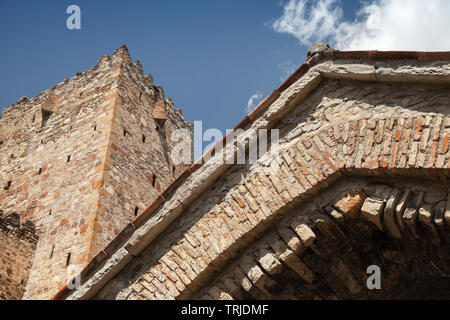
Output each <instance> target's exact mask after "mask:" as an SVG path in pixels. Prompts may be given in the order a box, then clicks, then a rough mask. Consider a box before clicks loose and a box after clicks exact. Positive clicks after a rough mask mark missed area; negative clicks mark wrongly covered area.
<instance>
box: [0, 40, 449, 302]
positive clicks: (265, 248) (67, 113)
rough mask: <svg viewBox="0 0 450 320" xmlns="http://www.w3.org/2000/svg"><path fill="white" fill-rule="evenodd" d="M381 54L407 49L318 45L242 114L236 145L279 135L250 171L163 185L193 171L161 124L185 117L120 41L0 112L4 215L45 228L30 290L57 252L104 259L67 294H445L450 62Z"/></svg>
mask: <svg viewBox="0 0 450 320" xmlns="http://www.w3.org/2000/svg"><path fill="white" fill-rule="evenodd" d="M320 50H321V49H320V48H319V51H320ZM313 51H314V50H313ZM391 54H392V55H400V54H401V55H402V56H401V57H402V58H403V57H404V56H403V55H406V56H407V57H409V55H412V53H411V54H410V53H379V52H370V53H366V57H368V59H369V60H370V61H360V60H361V59H362V60H364V59H365V58H364V57H363V56H361V53H355V52H349V53H342V52H337V51H332V50H324V51H322V52H321V54H315V55H314V56H313V57H312V58H311V59H310V60H309V61H308V63H307V64H305V65H304V66H302V67H301V68H300V69H299V70H298V71H297V72H296V74H295V75H294V76H293V77H291V78H290V79H289V81H287V82H285V83H284V84H283V85H282V86H281V87H280V89H278V90H276V91H274V93H273V94H272V95H271V97H270V98H269V99H268V100H266V102H265V103H267V104H265V103H263V104H262V105H260V107H258V108H257V110H255V111H254V112H252V113H251V114H249V115H248V116H247V117H246V118H245V120H244V121H243V122H242V123H241V125H242V129H243V132H242V133H241V134H240V135H239V137H238V141H246V140H248V139H246V137H249V136H250V135H251V130H250V129H264V130H266V129H279V136H280V141H279V144H278V145H276V144H271V145H270V148H269V150H268V152H267V153H266V154H264V155H260V158H259V159H258V161H257V162H256V163H247V164H245V165H231V164H221V163H215V162H214V161H209V162H208V163H206V164H203V165H201V166H200V165H199V164H197V165H195V166H193V167H190V168H189V170H188V171H186V172H185V174H184V175H185V177H186V178H184V179H181V180H180V181H178V182H177V185H176V186H173V187H172V188H170V189H169V190H168V191H165V192H163V191H164V190H165V188H166V187H167V186H168V185H169V184H170V182H172V181H173V180H174V179H175V178H176V177H177V176H178V174H179V173H181V172H182V171H183V169H185V168H186V166H185V165H181V166H175V167H174V166H173V165H174V163H172V159H171V158H170V156H169V155H170V152H171V151H172V149H173V147H174V145H173V141H171V140H170V134H171V133H172V132H173V130H174V129H175V128H177V127H183V128H186V129H189V128H190V126H189V125H188V124H186V123H184V121H183V117H182V115H181V112H179V111H177V110H175V109H174V108H173V101H171V100H170V99H165V97H164V92H163V90H162V88H160V87H157V86H155V85H154V83H153V79H152V78H151V77H149V76H143V75H142V65H140V63H137V62H135V63H131V58H130V57H129V55H128V52H127V51H126V48H124V47H123V48H120V49H119V50H117V51H116V52H115V54H114V55H113V57H112V58H108V57H102V58H101V59H100V62H99V65H98V66H96V67H95V68H93V69H91V70H88V71H86V72H83V73H80V74H78V75H77V76H76V77H74V78H73V79H70V80H66V81H64V82H63V83H61V84H59V85H57V86H56V87H55V88H52V89H50V90H48V91H46V92H44V93H43V94H41V95H39V96H38V97H36V98H33V99H30V100H29V101H25V100H24V101H22V102H21V103H20V105H18V106H11V107H9V108H6V109H5V112H4V113H3V115H2V119H1V120H0V121H1V126H0V151H1V152H0V163H1V164H2V166H1V167H0V180H2V181H3V182H2V186H3V189H2V190H0V207H1V208H2V209H5V211H7V212H18V213H19V215H20V217H21V219H22V220H23V219H24V218H26V217H29V218H30V219H31V220H32V221H34V222H37V230H38V231H39V232H41V238H40V239H41V240H40V241H39V243H38V248H37V251H36V252H37V253H36V259H35V261H38V262H39V264H36V268H33V269H34V270H33V269H32V272H31V276H30V278H29V279H30V280H29V281H28V283H27V287H28V288H29V290H27V294H26V297H27V298H30V297H49V296H51V295H52V293H53V292H54V291H55V290H56V287H58V286H60V285H62V284H64V283H65V282H66V279H65V276H66V275H65V273H64V272H65V271H66V269H67V262H66V261H67V260H72V261H69V262H70V263H69V265H72V264H77V265H79V266H81V267H83V266H85V265H86V263H87V262H88V261H90V259H91V258H92V257H93V256H95V255H96V253H97V252H99V251H100V252H101V253H100V255H99V256H97V259H98V260H94V262H93V270H92V271H91V273H90V274H88V275H86V278H87V279H86V281H85V282H83V285H82V287H81V288H80V289H78V290H75V292H69V293H67V292H65V293H66V294H69V298H74V299H75V298H76V299H80V298H99V299H113V298H115V299H186V298H196V297H202V298H207V299H222V298H223V299H230V298H234V299H245V298H247V299H248V298H253V299H267V298H275V297H276V298H283V299H286V298H298V299H305V298H306V299H308V298H322V299H336V298H340V299H342V298H344V299H348V298H356V299H358V298H373V297H375V298H379V297H381V298H383V297H395V298H399V297H400V298H402V297H412V296H413V295H414V294H415V293H416V292H419V293H421V294H425V293H426V294H430V295H433V294H435V293H441V294H445V293H446V292H447V291H448V290H447V291H445V290H442V287H443V285H446V284H447V283H445V277H444V279H443V277H442V275H445V274H448V273H450V270H448V266H447V265H446V263H445V261H447V260H448V252H449V250H448V248H447V246H446V243H448V241H442V243H440V244H438V243H439V242H437V241H434V240H435V238H436V237H435V235H439V236H442V238H443V239H442V240H446V235H447V234H448V228H447V227H448V226H447V223H444V221H445V220H446V217H447V214H446V212H445V209H446V206H447V203H446V201H447V199H444V198H445V193H443V192H442V190H446V191H447V190H449V188H448V176H449V174H448V169H449V156H450V155H449V148H448V141H447V140H448V138H446V137H447V133H448V132H447V127H446V126H447V124H448V121H447V116H444V115H446V114H448V105H449V103H450V99H449V97H448V81H449V79H450V77H449V76H450V72H449V71H448V70H447V69H448V68H447V64H448V62H446V61H441V60H440V61H433V62H430V61H428V60H430V59H428V60H427V59H426V57H427V55H426V54H425V53H420V54H415V56H414V58H412V59H402V60H398V59H394V60H390V58H389V57H390V55H391ZM334 55H340V56H342V55H343V56H345V55H348V56H347V57H346V58H344V60H343V61H334V60H333V58H332V57H333V56H334ZM380 55H381V56H383V55H384V56H383V57H384V58H383V59H380V61H377V57H379V56H380ZM354 56H357V59H356V60H353V58H355V57H354ZM320 57H326V59H325V60H323V61H322V62H320ZM428 58H429V57H428ZM417 60H420V61H421V62H420V63H418V62H417ZM422 60H423V61H422ZM374 61H377V62H374ZM316 63H318V64H317V65H315V64H316ZM361 80H364V81H361ZM155 109H156V110H155ZM155 116H156V118H157V119H155ZM31 120H33V121H31ZM444 127H445V128H444ZM11 132H13V133H14V134H13V135H10V134H9V133H11ZM244 146H245V147H244V148H243V149H247V148H248V147H249V145H248V142H245V143H244ZM278 147H279V150H275V149H277V148H278ZM228 149H229V151H230V153H228V154H227V158H228V159H232V158H233V157H235V156H237V150H238V148H237V147H236V146H234V145H232V146H230V147H229V148H228ZM4 151H6V152H4ZM10 151H12V152H10ZM272 151H279V152H278V153H277V152H274V153H273V152H272ZM220 156H221V155H220V154H219V155H217V156H216V159H217V158H219V157H220ZM4 168H6V169H4ZM11 176H12V177H14V179H11V178H10V177H11ZM16 177H17V178H16ZM431 184H433V185H432V186H431ZM394 189H395V190H400V193H398V192H397V193H396V194H394V192H393V190H394ZM407 190H411V191H407ZM429 190H438V192H436V193H435V194H434V195H429V194H428V193H427V192H428V191H429ZM161 192H163V194H161ZM156 197H157V199H158V202H157V204H161V205H160V206H157V205H154V206H151V207H150V208H152V209H151V210H150V209H149V211H148V213H149V216H148V217H147V216H146V217H147V218H146V219H145V221H144V219H143V216H141V218H142V220H140V219H138V220H137V221H138V222H139V223H136V225H135V224H128V222H129V221H131V220H132V219H134V216H135V214H139V212H141V211H140V210H142V209H143V208H144V207H146V206H147V205H148V204H150V203H151V202H152V200H153V199H155V198H156ZM329 208H331V209H332V210H328V209H329ZM435 208H436V209H435ZM50 210H51V211H50ZM325 212H326V214H325ZM433 212H434V216H433ZM150 213H151V214H150ZM362 219H366V220H367V219H368V220H369V221H371V222H372V223H370V224H369V223H367V222H366V221H361V220H362ZM433 220H434V222H433ZM335 222H337V223H338V225H337V224H335ZM433 223H435V224H436V226H434V225H433ZM396 224H397V225H398V228H396ZM124 225H128V227H127V228H129V229H126V231H127V233H126V234H121V236H120V237H119V238H116V242H114V244H120V245H117V246H114V247H109V248H107V250H105V251H104V252H102V251H101V250H103V249H104V247H105V246H106V245H107V244H108V243H110V241H111V240H112V239H113V238H114V237H115V236H116V235H117V234H118V233H119V232H120V230H121V229H122V228H123V226H124ZM384 226H385V227H386V230H383V227H384ZM431 226H433V228H431ZM434 227H436V228H434ZM375 229H377V230H375ZM430 230H431V236H432V237H430V236H429V235H430ZM433 230H435V231H438V232H436V233H435V234H433ZM380 231H382V232H380ZM383 231H386V232H383ZM267 232H269V233H270V234H271V235H272V234H274V235H273V236H272V238H271V240H270V241H269V240H268V239H266V238H265V237H266V233H267ZM387 235H392V236H394V237H396V238H398V239H399V240H396V241H395V242H394V241H393V239H392V238H391V237H389V236H387ZM53 245H55V247H56V250H55V251H54V253H55V254H54V257H53V259H48V254H49V253H50V252H52V251H51V250H50V249H52V246H53ZM103 259H104V261H103ZM100 261H103V262H102V263H101V264H100ZM368 264H383V268H385V269H386V271H385V270H384V269H383V274H384V275H383V277H386V280H384V282H383V283H384V286H383V291H382V292H379V293H377V292H368V291H367V290H366V286H365V283H364V281H365V279H366V277H367V274H366V273H365V270H366V268H367V265H368ZM230 270H232V272H230ZM406 270H407V271H406ZM400 275H401V276H400ZM49 279H51V280H49ZM398 279H402V282H401V283H399V282H398ZM405 283H409V284H411V286H412V287H411V288H410V287H408V286H407V284H405ZM396 285H397V286H400V287H399V288H400V289H399V288H396ZM432 285H436V286H437V289H436V290H434V289H433V290H432ZM405 288H407V289H408V290H404V289H405ZM447 288H448V286H447Z"/></svg>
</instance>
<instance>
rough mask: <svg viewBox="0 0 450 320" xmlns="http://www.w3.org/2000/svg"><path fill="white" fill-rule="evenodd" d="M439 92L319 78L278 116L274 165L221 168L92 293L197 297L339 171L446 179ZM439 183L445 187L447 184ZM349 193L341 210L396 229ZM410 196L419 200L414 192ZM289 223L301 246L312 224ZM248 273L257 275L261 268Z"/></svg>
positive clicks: (376, 207)
mask: <svg viewBox="0 0 450 320" xmlns="http://www.w3.org/2000/svg"><path fill="white" fill-rule="evenodd" d="M448 99H449V94H448V89H447V87H446V86H439V85H427V84H396V83H389V84H384V83H370V82H362V83H359V82H356V81H349V80H334V79H330V80H324V81H323V82H322V85H321V86H319V87H318V88H317V89H316V90H315V91H314V92H313V94H311V95H310V96H309V97H308V98H307V99H305V100H304V101H303V102H302V103H301V104H300V105H297V106H295V108H292V111H291V112H290V113H288V114H286V115H285V116H283V118H282V119H281V121H280V122H279V124H278V126H279V127H280V129H281V132H282V140H281V144H282V147H281V150H282V151H281V154H280V156H279V157H278V158H276V159H274V160H272V164H273V162H275V164H276V165H278V166H279V168H280V169H279V170H278V171H277V173H276V174H273V173H272V171H269V170H268V167H267V166H266V167H265V166H263V165H261V163H264V162H267V161H264V159H261V162H260V163H258V164H257V165H253V166H249V165H247V166H234V167H232V168H230V169H229V170H228V172H227V174H226V175H225V176H222V177H221V178H219V179H218V180H216V181H215V182H214V183H213V184H212V185H211V187H210V188H209V189H208V191H207V192H206V193H205V194H204V195H202V196H200V197H199V198H198V199H197V200H195V201H194V203H193V204H191V206H190V207H189V208H188V209H187V210H186V211H185V212H184V213H183V214H182V215H180V217H179V218H178V219H177V220H175V221H174V222H173V223H172V224H171V225H170V226H169V227H168V228H167V229H166V230H165V231H164V232H163V233H162V234H161V235H160V236H159V237H158V238H156V239H155V240H154V242H152V243H151V245H150V246H148V247H147V248H146V249H145V250H144V251H142V253H141V254H140V255H139V256H137V257H136V258H134V259H132V260H131V262H129V263H128V265H126V266H125V268H123V270H122V271H121V272H120V273H119V274H118V275H117V276H116V277H115V278H114V279H113V280H111V281H109V282H108V283H107V285H106V286H105V287H104V288H103V290H102V291H100V292H99V293H98V295H97V296H96V298H102V299H184V298H193V297H200V296H199V295H197V293H198V292H200V291H201V290H202V288H204V286H208V283H210V282H211V279H212V278H213V277H214V276H215V275H216V274H217V273H218V272H221V271H222V270H224V268H226V266H227V265H228V264H229V263H230V262H231V261H232V260H233V259H234V258H236V257H239V256H241V250H242V249H243V248H246V247H247V246H249V245H250V244H252V243H254V242H255V240H256V239H259V237H260V236H261V235H263V234H264V233H265V232H267V230H268V228H269V227H270V226H273V225H274V224H275V225H276V223H278V222H277V221H279V219H281V218H282V217H283V216H285V215H286V214H287V212H289V211H290V209H292V208H293V207H295V206H299V205H301V206H303V205H308V201H309V199H310V198H311V197H312V196H314V195H316V194H317V193H319V192H320V191H323V190H326V189H327V188H328V187H330V186H331V185H332V184H333V183H334V182H335V181H338V180H341V179H344V178H345V177H351V176H355V175H362V176H366V177H367V179H369V178H370V177H386V178H385V179H387V177H390V176H398V177H402V179H407V177H416V178H420V177H421V178H427V179H435V180H436V181H440V180H442V181H446V180H447V179H448V176H449V168H450V163H449V160H450V159H449V151H448V147H447V138H446V136H447V135H448V134H449V129H450V120H449V118H448V116H447V115H446V114H447V112H446V110H448V105H449V104H448V101H449V100H448ZM269 165H270V163H269ZM445 188H446V190H448V186H446V185H445ZM356 197H357V198H356V199H355V200H354V201H355V202H356V203H359V204H360V205H361V207H360V208H356V209H355V208H354V207H351V208H350V209H349V213H350V216H352V215H359V214H360V212H361V213H362V215H361V217H364V220H365V221H368V222H371V223H372V224H373V225H375V226H378V227H380V226H381V227H383V225H384V224H386V228H389V229H388V231H389V235H391V234H392V235H396V236H398V235H399V233H398V232H399V231H398V230H396V229H395V227H394V225H395V224H393V222H392V221H393V220H392V219H393V218H392V216H391V217H388V216H386V221H381V220H380V219H381V215H380V213H381V210H382V206H384V202H385V201H387V198H386V199H382V200H380V199H378V198H369V199H366V198H365V197H366V196H365V195H364V194H359V195H358V194H356ZM365 200H367V201H365ZM362 201H364V202H362ZM417 201H419V203H418V204H417V207H419V206H420V205H421V202H420V201H421V200H417ZM326 204H327V203H323V205H326ZM344 207H345V206H344ZM344 207H343V208H344ZM441 207H442V205H441V206H440V207H439V208H441ZM383 210H384V209H383ZM343 213H344V212H341V213H339V215H342V214H343ZM411 214H412V215H411V217H410V216H409V214H408V213H406V214H404V215H401V216H400V218H399V220H395V221H396V222H395V223H398V224H399V225H402V223H403V222H402V221H413V222H414V223H416V221H417V219H416V217H417V216H418V215H417V213H411ZM434 214H435V213H434V212H433V211H432V210H429V211H428V213H427V214H425V215H424V217H423V219H425V220H426V219H428V220H427V221H429V222H430V221H433V219H435V216H434ZM339 215H337V216H339ZM439 215H441V217H440V220H439V219H438V221H439V223H440V225H441V226H442V227H443V228H444V229H442V232H444V233H447V232H448V225H449V223H450V221H449V220H448V219H450V217H449V216H448V213H444V212H440V211H439V213H438V216H439ZM446 215H447V218H445V217H446ZM425 217H426V218H425ZM329 218H330V216H329ZM396 219H397V218H396ZM425 220H422V221H425ZM430 223H432V222H430ZM387 226H389V227H387ZM422 227H424V226H422ZM422 227H420V228H422ZM293 231H295V232H297V234H302V235H304V238H302V237H300V238H299V236H297V238H299V239H297V240H295V239H294V240H293V241H295V242H297V243H300V244H302V245H303V246H307V244H309V243H311V242H314V237H312V235H313V234H314V232H309V230H308V229H307V228H303V229H302V228H300V229H299V230H297V229H293V230H291V231H290V233H292V232H293ZM280 236H281V235H280ZM300 240H301V241H300ZM284 245H285V246H289V245H290V244H289V243H285V244H284ZM291 245H292V246H294V244H291ZM274 250H275V249H274ZM280 250H281V249H280ZM298 250H300V249H298ZM286 259H288V258H286ZM444 261H445V260H444ZM274 263H275V264H276V262H274ZM286 263H287V262H286ZM444 265H445V264H444ZM336 268H343V266H342V265H337V266H336ZM241 271H242V270H241ZM247 271H248V272H250V270H247ZM252 272H253V271H252ZM254 272H257V273H258V272H259V274H260V275H261V277H263V276H264V277H266V276H267V271H264V272H263V271H262V270H257V271H254ZM336 272H339V269H337V271H336ZM246 276H247V278H248V279H249V280H250V282H249V283H248V286H249V287H246V288H244V290H247V289H248V290H250V289H249V288H250V287H251V286H252V284H253V285H256V284H255V283H252V281H251V279H250V277H249V276H248V275H246ZM255 277H256V278H255V279H256V280H255V281H258V280H257V279H259V278H258V276H255ZM267 281H269V280H267ZM349 281H350V280H349ZM269 282H270V281H269ZM241 291H242V290H241ZM230 296H233V295H231V294H230ZM263 296H264V295H263ZM217 297H218V296H217V295H214V298H217ZM247 297H248V296H247ZM265 297H267V296H265ZM311 297H312V296H311ZM321 297H322V298H323V297H325V296H321ZM329 297H331V296H329ZM335 297H339V298H342V297H344V295H339V294H338V295H335Z"/></svg>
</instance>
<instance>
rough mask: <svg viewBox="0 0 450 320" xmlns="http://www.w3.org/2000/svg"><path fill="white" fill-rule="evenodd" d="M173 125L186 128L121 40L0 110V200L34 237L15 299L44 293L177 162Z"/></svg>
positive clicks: (113, 230)
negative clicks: (94, 60)
mask: <svg viewBox="0 0 450 320" xmlns="http://www.w3.org/2000/svg"><path fill="white" fill-rule="evenodd" d="M179 128H184V129H187V130H188V131H189V132H190V133H191V132H192V127H191V124H190V123H187V122H184V119H183V115H182V113H181V111H180V110H175V109H174V106H173V102H172V100H171V99H170V98H167V99H166V98H165V96H164V92H163V89H162V88H161V87H158V86H155V85H154V83H153V78H152V76H151V75H143V68H142V65H141V64H140V63H139V62H138V61H136V62H132V61H131V58H130V55H129V53H128V50H127V48H126V47H125V46H122V47H121V48H119V49H117V50H116V51H115V52H114V54H113V55H112V57H109V56H106V55H105V56H103V57H102V58H101V59H100V61H99V63H98V65H96V66H95V67H93V68H91V69H89V70H87V71H85V72H81V73H77V75H76V76H75V77H73V78H71V79H65V80H64V82H62V83H60V84H58V85H56V86H55V87H53V88H51V89H48V90H46V91H44V92H43V93H41V94H39V95H38V96H37V97H35V98H32V99H28V98H26V97H24V98H21V99H19V100H18V102H17V105H12V106H9V107H7V108H5V109H4V111H3V114H2V116H1V119H0V182H1V183H2V184H3V185H2V186H1V188H0V209H1V210H3V211H4V212H5V214H11V213H17V214H18V215H19V216H20V220H21V221H25V220H30V221H31V222H33V223H34V224H35V226H36V234H37V235H38V236H39V240H38V242H37V246H36V251H35V256H34V261H33V263H32V267H31V270H30V272H29V277H28V281H27V282H26V286H25V292H24V294H23V298H24V299H46V298H50V297H51V296H52V295H53V294H55V292H57V291H58V289H59V288H60V287H61V286H63V285H64V284H65V283H66V282H67V279H68V277H69V273H70V272H71V271H70V270H71V269H73V272H77V271H79V270H81V269H82V268H83V267H84V266H86V264H87V263H88V262H89V261H90V260H91V259H92V258H93V257H95V256H96V255H97V254H98V253H99V252H100V251H101V250H103V249H104V248H105V247H106V246H107V244H108V243H109V242H110V241H111V240H113V239H114V238H115V237H116V236H117V234H118V233H119V232H120V231H121V230H122V229H123V228H124V227H125V226H126V225H127V224H128V223H129V222H130V221H132V220H133V219H135V217H136V216H137V215H139V213H140V212H141V211H142V210H143V209H144V208H145V207H146V206H148V205H149V204H150V203H151V202H152V201H153V200H154V199H155V198H156V197H157V196H158V195H159V194H160V193H161V190H164V189H165V188H166V187H167V186H168V185H170V183H172V182H173V181H174V180H175V178H176V177H177V176H178V175H179V174H180V173H181V172H183V171H184V169H185V168H184V165H175V164H174V163H173V162H172V159H171V157H170V153H171V150H172V148H173V146H174V142H172V141H171V134H172V132H173V131H174V130H175V129H179ZM3 245H5V244H4V243H0V248H1V247H2V246H3Z"/></svg>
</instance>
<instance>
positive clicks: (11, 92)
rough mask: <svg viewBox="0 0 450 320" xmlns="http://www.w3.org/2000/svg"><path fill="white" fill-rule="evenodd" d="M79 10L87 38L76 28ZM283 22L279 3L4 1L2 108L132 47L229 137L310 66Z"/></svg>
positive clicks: (175, 93)
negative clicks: (72, 9) (73, 19)
mask: <svg viewBox="0 0 450 320" xmlns="http://www.w3.org/2000/svg"><path fill="white" fill-rule="evenodd" d="M285 2H286V1H285ZM346 3H347V4H346V6H348V7H349V10H347V11H348V12H352V8H351V6H349V5H348V3H349V2H347V1H346ZM71 4H77V5H78V6H80V8H81V27H82V28H81V30H68V29H67V28H66V19H67V17H68V14H66V8H67V7H68V6H69V5H71ZM353 4H357V3H356V2H354V3H353ZM282 13H283V3H282V2H280V1H278V0H277V1H269V0H266V1H261V0H239V1H237V0H236V1H231V0H230V1H216V0H192V1H182V0H179V1H176V0H171V1H144V0H134V1H106V0H95V1H92V0H91V1H63V0H53V1H50V0H40V1H24V0H14V1H12V0H0V38H1V46H2V50H0V70H2V72H1V73H0V86H1V88H2V89H1V94H0V108H4V107H6V106H7V105H9V104H14V103H15V102H16V100H17V99H18V98H19V97H21V96H28V97H33V96H36V95H37V94H39V93H40V92H42V91H44V90H46V89H48V88H51V87H53V86H54V85H55V84H57V83H59V82H61V81H62V80H63V79H64V78H65V77H72V76H73V75H75V74H76V73H77V72H79V71H82V70H86V69H88V68H90V67H92V66H94V65H95V64H96V63H97V61H98V59H99V57H100V56H102V55H103V54H109V55H111V54H112V52H113V51H114V50H115V49H116V48H118V47H120V46H121V45H122V44H126V45H127V47H128V49H129V50H130V53H131V56H132V58H133V60H140V61H141V63H142V64H143V66H144V72H145V73H150V74H152V75H153V77H154V79H155V83H156V84H158V85H162V86H163V87H164V89H165V92H166V96H170V97H172V98H173V99H174V101H175V104H176V106H177V107H181V108H182V110H183V112H184V115H185V118H186V119H187V120H189V121H194V120H202V121H203V127H204V128H218V129H221V130H223V131H224V130H225V129H226V128H232V127H233V126H234V125H235V124H236V123H237V122H239V121H240V120H241V119H242V118H243V117H244V116H245V114H246V113H247V110H246V109H247V103H248V100H249V98H250V97H251V96H252V95H254V94H257V93H259V94H260V95H261V98H263V97H265V96H266V95H267V94H269V93H270V92H271V91H272V90H273V89H274V88H276V87H277V86H278V85H279V84H280V83H281V82H282V79H284V78H286V77H287V75H288V72H289V71H292V70H293V69H295V67H296V66H299V65H300V64H302V63H303V62H304V60H305V58H306V56H305V53H306V50H307V46H305V45H303V44H301V43H300V42H299V41H297V40H296V39H295V38H294V37H292V36H290V35H288V34H282V33H277V32H275V31H274V29H273V28H272V26H271V25H272V24H273V22H274V21H275V20H276V19H277V18H278V17H280V16H281V15H282ZM257 101H258V99H255V102H257Z"/></svg>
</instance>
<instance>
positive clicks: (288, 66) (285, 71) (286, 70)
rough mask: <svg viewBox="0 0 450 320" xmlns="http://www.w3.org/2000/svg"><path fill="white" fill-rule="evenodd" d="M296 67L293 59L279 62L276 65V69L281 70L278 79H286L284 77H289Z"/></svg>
mask: <svg viewBox="0 0 450 320" xmlns="http://www.w3.org/2000/svg"><path fill="white" fill-rule="evenodd" d="M297 68H298V64H295V63H294V62H293V61H285V62H282V63H280V64H279V65H278V69H280V70H281V72H282V75H281V77H280V80H281V81H284V80H286V78H287V77H289V76H290V75H291V74H292V73H293V72H294V71H295V69H297Z"/></svg>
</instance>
